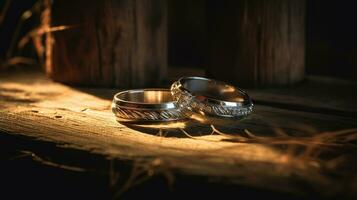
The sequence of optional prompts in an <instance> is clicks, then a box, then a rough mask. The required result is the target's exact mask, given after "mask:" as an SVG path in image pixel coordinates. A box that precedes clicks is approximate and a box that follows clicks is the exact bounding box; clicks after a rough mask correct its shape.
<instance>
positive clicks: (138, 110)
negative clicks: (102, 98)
mask: <svg viewBox="0 0 357 200" xmlns="http://www.w3.org/2000/svg"><path fill="white" fill-rule="evenodd" d="M112 111H113V113H114V114H115V116H116V118H117V121H119V122H133V121H135V122H140V121H150V122H155V121H157V122H161V121H173V120H180V119H183V118H185V114H184V113H183V112H182V109H181V108H180V107H179V106H178V105H177V103H176V102H175V101H174V99H173V97H172V95H171V92H170V90H168V89H139V90H126V91H123V92H119V93H117V94H116V95H115V96H114V99H113V103H112Z"/></svg>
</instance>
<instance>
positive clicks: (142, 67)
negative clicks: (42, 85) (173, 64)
mask: <svg viewBox="0 0 357 200" xmlns="http://www.w3.org/2000/svg"><path fill="white" fill-rule="evenodd" d="M166 4H167V2H166V1H165V0H139V1H131V0H120V1H111V0H104V1H90V2H88V1H75V2H73V1H55V2H54V3H53V5H52V25H53V26H63V25H64V26H68V29H66V30H64V31H59V32H54V33H53V39H54V42H53V55H52V57H51V58H48V59H53V61H52V65H50V66H47V67H46V71H47V74H48V75H49V76H50V77H51V78H53V79H54V80H56V81H60V82H64V83H69V84H76V85H96V86H98V85H101V86H119V87H143V86H147V85H151V86H155V85H158V84H159V83H161V81H162V80H163V79H164V78H165V77H166V66H167V5H166Z"/></svg>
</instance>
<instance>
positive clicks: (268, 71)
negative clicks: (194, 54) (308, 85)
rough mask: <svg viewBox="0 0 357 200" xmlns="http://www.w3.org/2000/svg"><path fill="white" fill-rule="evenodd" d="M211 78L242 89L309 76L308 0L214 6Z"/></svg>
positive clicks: (234, 0) (238, 0)
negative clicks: (306, 29) (306, 5)
mask: <svg viewBox="0 0 357 200" xmlns="http://www.w3.org/2000/svg"><path fill="white" fill-rule="evenodd" d="M207 16H208V20H207V21H208V23H207V26H208V41H209V48H208V56H207V65H208V70H207V74H208V75H209V76H211V77H214V78H217V79H221V80H227V81H230V82H233V83H235V84H239V85H240V86H242V87H264V86H270V85H289V84H292V83H296V82H299V81H301V80H303V78H304V71H305V70H304V65H305V55H304V54H305V1H304V0H289V1H286V0H270V1H267V0H249V1H248V0H223V1H209V2H208V15H207Z"/></svg>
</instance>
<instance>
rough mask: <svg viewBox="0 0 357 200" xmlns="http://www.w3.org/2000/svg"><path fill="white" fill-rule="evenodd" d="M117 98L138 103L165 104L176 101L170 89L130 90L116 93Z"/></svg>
mask: <svg viewBox="0 0 357 200" xmlns="http://www.w3.org/2000/svg"><path fill="white" fill-rule="evenodd" d="M116 98H117V100H119V101H123V102H128V103H138V104H155V105H156V104H164V103H172V102H173V101H174V99H173V97H172V95H171V92H170V90H129V91H125V92H121V93H119V94H117V95H116Z"/></svg>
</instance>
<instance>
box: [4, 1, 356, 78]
mask: <svg viewBox="0 0 357 200" xmlns="http://www.w3.org/2000/svg"><path fill="white" fill-rule="evenodd" d="M5 2H6V1H5V0H3V1H0V8H1V10H2V9H3V8H4V5H5ZM34 2H36V0H27V1H11V4H10V6H9V9H8V11H7V13H6V15H5V18H4V20H3V23H2V24H1V25H0V59H1V60H6V59H7V58H6V54H7V51H8V50H9V46H10V42H11V41H12V40H16V39H14V31H15V29H16V26H17V25H18V23H19V21H20V17H21V14H22V13H23V12H24V11H26V10H27V9H29V8H31V7H32V6H33V4H34ZM210 5H214V3H213V4H212V0H209V1H206V0H196V1H190V0H180V1H170V3H169V37H168V38H169V66H174V67H179V66H185V67H193V68H203V66H204V65H205V63H204V56H205V44H206V37H205V33H206V25H207V23H208V22H207V21H205V19H206V17H207V15H209V14H210V13H208V12H206V10H207V9H206V7H207V6H210ZM356 5H357V3H356V1H353V0H308V1H306V6H307V9H306V72H307V74H308V75H323V76H332V77H339V78H345V79H356V77H357V28H356V27H355V26H356V20H357V12H356V11H355V9H356ZM183 11H184V12H183ZM39 17H40V16H39V15H34V16H33V17H32V18H30V19H29V20H26V21H24V22H23V24H22V25H21V28H20V30H21V31H20V35H19V37H18V38H21V37H22V36H23V35H24V34H25V33H27V32H28V31H30V30H31V29H32V28H33V27H34V26H36V25H37V24H38V23H39V20H38V19H39ZM18 38H17V40H18ZM13 54H14V55H22V56H29V57H36V56H35V55H36V54H35V52H34V49H33V47H32V46H31V44H29V45H28V46H26V48H24V49H23V50H21V51H19V50H15V52H14V53H13Z"/></svg>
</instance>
